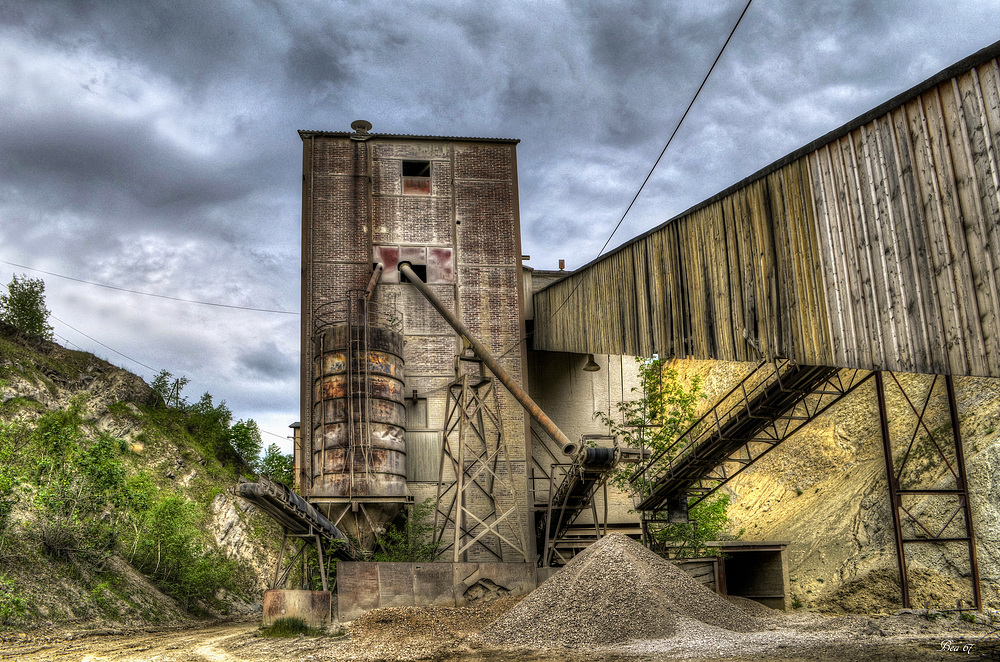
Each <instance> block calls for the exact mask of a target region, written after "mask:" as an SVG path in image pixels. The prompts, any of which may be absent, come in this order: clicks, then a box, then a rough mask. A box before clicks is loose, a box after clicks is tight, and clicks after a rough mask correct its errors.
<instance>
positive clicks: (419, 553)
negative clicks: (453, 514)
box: [372, 499, 438, 563]
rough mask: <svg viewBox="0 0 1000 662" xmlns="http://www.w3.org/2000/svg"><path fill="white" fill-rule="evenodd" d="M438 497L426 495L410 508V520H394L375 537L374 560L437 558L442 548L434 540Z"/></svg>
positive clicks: (425, 559)
mask: <svg viewBox="0 0 1000 662" xmlns="http://www.w3.org/2000/svg"><path fill="white" fill-rule="evenodd" d="M434 507H435V504H434V499H425V500H424V501H422V502H421V503H418V504H416V505H414V506H412V507H410V509H409V511H410V512H409V513H408V514H407V517H406V521H405V522H403V523H402V524H401V525H400V524H390V525H389V526H388V527H386V529H385V531H384V532H382V533H380V534H379V535H377V536H376V537H375V546H376V551H375V554H374V555H373V557H372V560H373V561H383V562H392V561H402V562H409V563H415V562H420V561H433V560H434V559H435V558H437V555H438V548H437V545H436V544H435V543H434V536H433V533H434V525H433V524H431V523H429V521H428V520H429V516H430V515H432V514H433V513H434Z"/></svg>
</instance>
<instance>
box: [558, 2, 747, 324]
mask: <svg viewBox="0 0 1000 662" xmlns="http://www.w3.org/2000/svg"><path fill="white" fill-rule="evenodd" d="M752 2H753V0H747V4H746V6H745V7H744V8H743V11H742V12H741V13H740V17H739V18H738V19H736V24H735V25H733V29H732V30H730V32H729V36H728V37H726V41H725V43H724V44H722V48H721V49H719V54H718V55H716V56H715V60H714V61H713V62H712V66H711V67H709V68H708V73H706V74H705V77H704V78H703V79H702V81H701V85H699V86H698V90H697V91H696V92H695V93H694V96H693V97H691V103H689V104H688V105H687V108H686V109H685V110H684V114H683V115H681V118H680V119H679V120H678V121H677V125H676V126H675V127H674V130H673V131H672V132H671V133H670V137H669V138H667V144H666V145H664V146H663V149H662V150H660V155H659V156H658V157H656V161H655V162H654V163H653V167H652V168H650V169H649V172H648V173H647V174H646V178H645V179H644V180H642V184H641V185H640V186H639V190H638V191H636V192H635V195H634V196H633V197H632V202H630V203H628V207H627V208H626V209H625V213H624V214H622V217H621V218H620V219H618V224H617V225H615V229H614V230H612V231H611V234H610V235H608V239H607V241H605V242H604V245H603V246H601V250H599V251H598V252H597V256H596V257H595V258H594V259H595V260H596V259H597V258H599V257H601V253H603V252H604V249H606V248H607V247H608V244H610V243H611V238H612V237H614V236H615V233H616V232H618V228H620V227H621V225H622V223H623V222H624V221H625V217H626V216H628V213H629V211H631V209H632V205H634V204H635V201H636V200H638V199H639V194H640V193H642V189H644V188H645V187H646V183H647V182H648V181H649V178H650V177H652V176H653V171H654V170H656V166H658V165H659V164H660V160H661V159H662V158H663V155H664V154H666V152H667V148H668V147H670V143H671V142H673V140H674V136H676V135H677V131H678V130H679V129H680V128H681V124H683V123H684V119H685V118H686V117H687V116H688V113H689V112H690V111H691V107H692V106H694V102H695V101H697V100H698V95H700V94H701V91H702V89H703V88H704V87H705V83H707V82H708V77H709V76H711V75H712V72H713V71H715V65H717V64H718V63H719V59H720V58H722V54H723V53H724V52H725V50H726V46H728V45H729V42H730V40H731V39H732V38H733V35H734V34H736V28H738V27H740V23H741V22H742V21H743V17H744V16H746V13H747V10H748V9H750V3H752ZM589 275H590V272H589V271H588V272H586V273H584V274H583V276H582V277H581V278H580V280H579V281H578V282H577V284H576V285H575V286H574V287H573V289H572V290H570V293H569V294H568V295H567V296H566V298H565V299H563V302H562V303H561V304H559V307H558V308H556V309H555V310H554V311H553V312H552V313H551V314H550V315H549V319H553V318H555V316H556V313H558V312H559V311H560V310H562V309H563V306H565V305H566V304H567V303H568V302H569V300H570V299H572V298H573V295H574V294H576V291H577V290H578V289H580V285H582V284H583V282H584V281H585V280H586V279H587V276H589Z"/></svg>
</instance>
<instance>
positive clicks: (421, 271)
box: [399, 263, 427, 283]
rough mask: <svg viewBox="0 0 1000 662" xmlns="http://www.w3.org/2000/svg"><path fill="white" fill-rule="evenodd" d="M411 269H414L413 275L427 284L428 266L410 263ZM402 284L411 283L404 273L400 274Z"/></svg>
mask: <svg viewBox="0 0 1000 662" xmlns="http://www.w3.org/2000/svg"><path fill="white" fill-rule="evenodd" d="M409 264H410V268H411V269H413V275H415V276H416V277H417V278H419V279H420V280H421V281H423V282H425V283H426V282H427V265H426V264H413V263H409ZM399 282H400V283H409V282H410V279H409V278H407V277H406V275H405V274H404V273H402V272H400V273H399Z"/></svg>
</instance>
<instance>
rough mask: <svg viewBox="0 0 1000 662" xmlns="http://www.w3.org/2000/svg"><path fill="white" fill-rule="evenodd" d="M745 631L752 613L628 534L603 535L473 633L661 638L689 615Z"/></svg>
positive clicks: (517, 639)
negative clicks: (505, 611) (495, 618)
mask: <svg viewBox="0 0 1000 662" xmlns="http://www.w3.org/2000/svg"><path fill="white" fill-rule="evenodd" d="M692 619H693V620H695V621H700V622H701V623H704V624H707V625H712V626H715V627H720V628H724V629H726V630H732V631H735V632H747V631H750V630H754V629H757V628H758V627H759V624H758V622H757V619H756V618H755V617H753V616H751V615H750V614H749V613H747V612H746V611H744V610H742V609H740V608H739V607H737V606H735V605H733V604H732V603H730V602H728V601H727V600H725V599H723V598H721V597H719V596H718V595H716V594H715V593H713V592H712V591H710V590H708V589H707V588H705V587H704V586H702V585H701V584H699V583H698V582H696V581H695V580H694V579H692V578H691V577H689V576H688V575H687V574H686V573H685V572H684V571H683V570H680V569H679V568H677V567H676V566H675V565H674V564H673V563H670V562H669V561H667V560H665V559H662V558H660V557H659V556H657V555H656V554H654V553H653V552H651V551H649V550H648V549H646V548H645V547H643V546H642V545H640V544H639V543H637V542H636V541H634V540H632V539H631V538H629V537H627V536H625V535H622V534H619V533H612V534H610V535H608V536H605V537H604V538H602V539H601V540H599V541H598V542H596V543H595V544H593V545H591V546H590V547H589V548H587V549H586V550H584V551H583V552H582V553H580V554H579V555H577V556H576V557H574V558H573V560H571V561H570V562H569V563H567V564H566V566H565V567H564V568H563V569H562V570H560V571H559V572H557V573H556V574H554V575H552V577H550V578H549V579H548V580H547V581H546V582H544V583H543V584H542V585H541V586H539V587H538V588H537V589H535V590H534V591H533V592H532V593H531V594H530V595H528V596H527V597H526V598H524V600H522V601H521V602H520V603H519V604H518V605H517V606H515V607H514V608H513V609H511V610H510V611H509V612H507V614H505V615H504V616H502V617H500V618H499V619H497V620H496V621H494V622H493V623H491V624H490V625H488V626H486V627H485V628H484V629H483V630H482V631H481V632H480V634H479V638H480V639H481V640H482V641H483V642H484V643H487V644H493V645H501V646H539V645H563V646H579V645H587V644H612V643H621V642H626V641H629V640H632V639H665V638H667V637H670V636H672V635H673V634H674V632H675V631H676V629H677V627H678V626H679V625H680V624H681V623H683V622H685V621H687V622H688V623H689V622H690V621H691V620H692Z"/></svg>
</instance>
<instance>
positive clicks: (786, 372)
mask: <svg viewBox="0 0 1000 662" xmlns="http://www.w3.org/2000/svg"><path fill="white" fill-rule="evenodd" d="M872 374H873V373H869V372H865V371H861V370H839V369H837V368H831V367H817V366H803V365H796V364H793V363H791V362H790V361H788V360H787V359H778V360H776V361H773V362H770V361H761V362H760V363H759V364H758V365H757V367H756V368H755V369H754V370H753V371H751V372H750V373H749V374H748V375H747V376H746V377H744V378H743V379H742V380H740V382H739V383H737V384H736V386H734V387H733V388H732V389H731V390H730V391H729V392H728V393H726V395H724V396H723V397H722V399H720V400H719V402H718V403H717V404H716V405H715V406H714V407H712V408H711V409H710V410H708V412H706V413H705V414H704V415H703V416H702V417H701V418H700V419H698V420H697V421H696V422H695V423H694V424H693V425H692V426H691V427H690V428H688V429H687V430H686V431H685V432H684V433H683V434H682V435H680V436H679V437H678V438H677V439H676V440H675V441H674V442H673V443H672V444H671V446H670V447H668V448H667V449H665V450H663V451H661V452H659V453H656V454H655V455H653V457H651V458H650V460H649V461H648V462H646V463H644V464H643V465H641V466H640V467H639V469H637V470H636V472H635V473H634V474H633V475H632V478H631V479H630V482H631V483H632V485H633V486H635V487H638V488H639V489H638V490H637V491H638V492H639V493H640V494H641V495H642V500H641V501H640V503H639V504H638V505H637V507H636V509H637V510H640V511H643V512H648V513H652V514H653V516H654V517H655V513H656V512H658V511H661V510H664V509H671V510H672V509H677V508H680V509H683V508H686V507H687V506H688V505H691V506H694V505H696V504H698V503H700V502H701V501H703V500H704V499H705V498H707V497H708V496H710V495H712V494H714V493H715V492H716V491H717V490H719V488H721V487H722V486H723V485H725V484H726V483H728V482H729V481H731V480H732V479H733V478H735V477H736V476H738V475H740V474H741V473H742V472H743V471H745V470H746V469H747V468H748V467H749V466H750V465H752V464H753V463H754V462H756V461H757V460H759V459H760V458H762V457H763V456H764V455H766V454H767V453H769V452H771V451H772V450H773V449H774V448H776V447H777V446H778V445H779V444H780V443H781V442H783V441H785V440H786V439H788V438H789V437H791V436H792V435H793V434H795V433H796V432H798V431H799V430H801V429H802V428H803V427H804V426H805V425H806V424H808V423H809V422H810V421H812V420H814V419H815V418H816V417H817V416H819V415H820V414H822V413H823V412H825V411H826V410H827V409H829V408H830V407H831V406H833V405H834V404H836V403H837V402H839V401H840V399H841V398H843V397H844V396H846V395H848V394H849V393H851V392H853V391H854V390H855V389H857V388H858V387H859V386H861V384H863V383H864V382H866V381H867V380H868V379H870V378H871V376H872Z"/></svg>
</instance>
